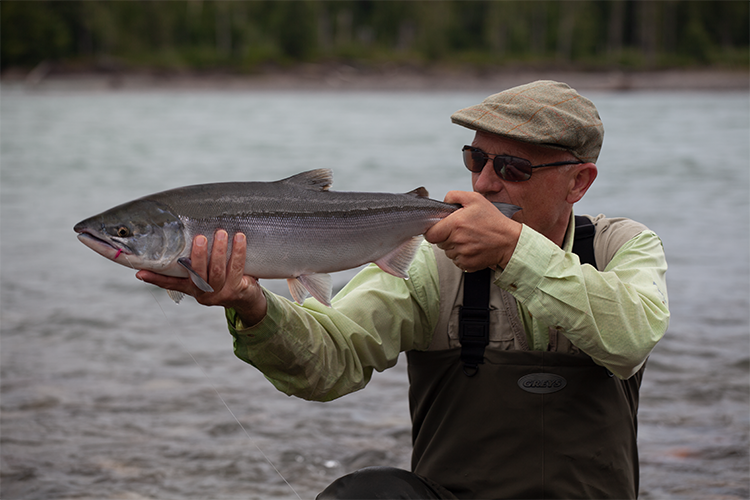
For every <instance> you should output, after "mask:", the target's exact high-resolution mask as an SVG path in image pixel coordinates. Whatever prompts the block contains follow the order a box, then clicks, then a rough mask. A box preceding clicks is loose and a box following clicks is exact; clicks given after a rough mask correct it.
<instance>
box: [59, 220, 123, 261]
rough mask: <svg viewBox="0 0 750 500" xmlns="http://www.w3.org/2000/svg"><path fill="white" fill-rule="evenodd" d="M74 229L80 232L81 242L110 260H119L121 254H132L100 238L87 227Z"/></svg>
mask: <svg viewBox="0 0 750 500" xmlns="http://www.w3.org/2000/svg"><path fill="white" fill-rule="evenodd" d="M73 230H74V231H75V232H76V233H78V239H79V240H80V242H81V243H83V244H84V245H86V246H87V247H89V248H90V249H92V250H93V251H95V252H96V253H98V254H99V255H102V256H104V257H106V258H108V259H110V260H117V258H118V257H119V256H120V255H130V252H128V251H126V250H125V249H123V248H120V247H118V246H115V245H113V244H112V243H110V242H109V241H107V240H105V239H102V238H99V237H98V236H96V235H95V234H94V233H92V232H91V231H90V230H88V229H86V228H82V227H79V226H76V227H74V228H73Z"/></svg>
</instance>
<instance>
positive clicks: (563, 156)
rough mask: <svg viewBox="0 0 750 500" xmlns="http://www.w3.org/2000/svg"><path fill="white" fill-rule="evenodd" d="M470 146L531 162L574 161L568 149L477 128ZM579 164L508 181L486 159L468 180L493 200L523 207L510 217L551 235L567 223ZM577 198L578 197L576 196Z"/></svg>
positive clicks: (554, 168)
mask: <svg viewBox="0 0 750 500" xmlns="http://www.w3.org/2000/svg"><path fill="white" fill-rule="evenodd" d="M471 145H472V146H474V147H476V148H479V149H481V150H483V151H484V152H485V153H489V154H493V155H495V154H501V155H511V156H517V157H520V158H525V159H527V160H529V161H530V162H531V163H532V165H539V164H542V163H552V162H556V161H565V160H572V161H575V157H573V156H572V155H571V154H570V153H567V152H565V151H560V150H556V149H551V148H544V147H540V146H534V145H532V144H528V143H524V142H519V141H514V140H512V139H507V138H504V137H501V136H498V135H495V134H490V133H487V132H477V133H476V135H475V137H474V140H473V141H472V143H471ZM576 167H578V165H573V166H563V167H548V168H547V167H545V168H540V169H534V172H533V174H532V175H531V178H530V179H529V180H526V181H522V182H508V181H504V180H502V179H501V178H500V177H498V176H497V174H496V173H495V170H494V168H493V166H492V162H491V161H488V162H487V163H486V164H485V166H484V169H483V170H482V171H481V172H479V173H472V174H471V184H472V187H473V189H474V191H476V192H477V193H479V194H481V195H483V196H484V197H485V198H487V199H488V200H489V201H492V202H504V203H512V204H513V205H517V206H519V207H521V208H522V209H523V210H521V211H520V212H518V213H517V214H516V215H515V216H514V217H513V220H516V221H518V222H522V223H524V224H526V225H527V226H529V227H531V228H532V229H534V230H536V231H538V232H540V233H541V234H543V235H545V236H547V237H548V238H550V239H555V238H553V235H555V234H556V233H557V232H559V229H560V227H563V228H564V227H567V224H568V220H569V218H570V211H571V207H572V203H571V202H570V197H569V193H570V189H571V187H572V185H573V184H574V182H575V181H574V178H575V172H576V171H577V168H576ZM575 201H577V200H575Z"/></svg>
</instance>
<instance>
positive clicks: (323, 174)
mask: <svg viewBox="0 0 750 500" xmlns="http://www.w3.org/2000/svg"><path fill="white" fill-rule="evenodd" d="M279 182H285V183H287V184H296V185H297V186H299V187H303V188H305V189H312V190H313V191H328V188H330V187H331V184H333V171H332V170H331V169H330V168H318V169H316V170H308V171H307V172H302V173H299V174H297V175H293V176H291V177H287V178H286V179H283V180H281V181H279Z"/></svg>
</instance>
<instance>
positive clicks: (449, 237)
mask: <svg viewBox="0 0 750 500" xmlns="http://www.w3.org/2000/svg"><path fill="white" fill-rule="evenodd" d="M451 118H452V120H453V122H454V123H457V124H459V125H462V126H464V127H467V128H469V129H472V130H474V131H475V136H474V140H473V141H472V143H471V145H470V146H465V147H464V148H463V157H464V163H465V165H466V167H467V168H468V169H469V170H470V171H471V173H472V174H471V175H472V186H473V189H474V192H472V193H469V192H457V191H454V192H450V193H448V195H447V196H446V199H445V201H446V202H448V203H458V204H461V205H462V206H463V208H462V209H460V210H458V211H456V212H455V213H453V214H451V215H450V216H449V217H447V218H445V219H444V220H442V221H441V222H439V223H437V224H435V225H434V226H433V227H432V228H430V230H429V231H428V232H427V233H425V238H426V240H427V241H428V242H431V243H432V245H429V244H427V243H425V244H424V245H422V247H421V248H420V250H419V252H418V254H417V256H416V257H415V260H414V262H413V263H412V265H411V268H410V271H409V275H410V279H409V280H403V279H399V278H396V277H393V276H391V275H389V274H386V273H384V272H382V271H381V270H380V269H378V268H377V267H375V266H370V267H368V268H366V269H364V270H363V271H362V272H360V273H359V274H358V275H357V276H356V277H355V278H354V279H353V280H352V281H351V282H350V283H349V284H348V285H347V286H346V287H345V288H344V289H343V290H342V291H341V292H340V293H339V294H338V295H337V297H336V298H335V299H334V301H333V307H332V308H326V307H324V306H323V305H321V304H319V303H317V302H316V301H314V300H312V299H311V300H308V301H307V302H306V303H305V305H304V307H299V306H297V305H294V304H292V303H290V302H289V301H286V300H284V299H281V298H279V297H276V296H274V295H273V294H271V293H269V292H265V291H264V290H262V289H261V288H260V287H259V286H258V284H257V282H256V281H255V280H254V279H253V278H251V277H249V276H245V275H243V274H242V269H243V264H244V259H245V240H244V236H243V235H241V234H238V235H236V236H235V237H234V238H235V239H234V241H233V244H234V248H235V250H234V252H233V253H232V255H231V256H230V258H229V261H228V263H226V262H227V261H226V248H227V235H226V233H225V232H223V231H219V232H217V234H216V236H215V243H214V246H213V250H212V255H211V256H210V259H209V256H208V255H207V251H206V245H207V240H206V238H205V237H203V236H198V237H196V239H195V241H194V244H193V255H192V261H193V266H194V268H195V269H196V270H198V271H199V272H200V273H201V274H202V275H203V276H207V281H208V282H209V283H210V284H211V286H212V287H213V289H214V290H216V291H215V292H213V293H210V294H209V293H203V292H201V291H200V290H198V289H197V288H196V287H195V286H194V285H193V284H192V282H190V281H189V280H187V279H185V280H181V279H177V278H167V277H162V276H158V275H155V274H153V273H149V272H146V271H140V272H139V273H138V276H139V277H140V278H141V279H143V280H145V281H148V282H150V283H154V284H157V285H159V286H162V287H165V288H170V289H174V290H179V291H181V292H184V293H187V294H190V295H193V296H195V297H196V299H197V300H198V301H199V302H200V303H202V304H206V305H221V306H224V307H226V308H227V318H228V320H229V328H230V331H231V332H232V334H233V335H234V338H235V352H236V354H237V356H239V357H240V358H241V359H243V360H245V361H247V362H248V363H251V364H253V365H254V366H256V367H257V368H258V369H260V370H262V371H263V372H264V373H265V374H266V376H267V377H268V378H269V379H270V380H271V381H272V383H273V384H274V385H275V386H276V387H277V388H278V389H279V390H281V391H283V392H285V393H287V394H293V395H296V396H299V397H302V398H306V399H312V400H321V401H325V400H331V399H334V398H337V397H339V396H342V395H344V394H347V393H349V392H352V391H356V390H358V389H361V388H362V387H364V386H365V385H366V383H367V382H368V381H369V379H370V376H371V374H372V370H373V369H376V370H384V369H386V368H389V367H390V366H393V365H394V364H395V363H396V360H397V358H398V355H399V353H400V352H401V351H406V352H407V358H408V361H409V378H410V407H411V414H412V422H413V443H414V451H413V456H412V469H413V472H407V471H402V470H397V469H392V468H372V469H364V470H362V471H357V472H356V473H354V474H350V475H348V476H345V477H344V478H341V479H339V480H337V481H336V482H334V483H333V484H332V485H331V486H330V487H329V488H327V489H326V490H325V491H324V492H323V493H321V495H320V496H319V498H321V499H327V498H395V497H398V498H584V497H588V498H634V497H636V496H637V493H638V457H637V449H636V414H637V407H638V388H639V386H640V380H641V375H642V372H643V367H644V364H645V362H646V359H647V357H648V355H649V354H650V352H651V350H652V349H653V347H654V346H655V344H656V343H657V342H658V340H659V339H660V338H661V337H662V336H663V334H664V332H665V330H666V328H667V324H668V319H669V311H668V306H667V297H666V285H665V272H666V268H667V265H666V261H665V257H664V253H663V249H662V245H661V242H660V240H659V238H658V237H657V236H656V235H655V234H654V233H653V232H651V231H649V230H648V229H647V228H645V227H644V226H642V225H641V224H638V223H636V222H633V221H630V220H627V219H607V218H605V217H603V216H599V217H596V218H593V219H592V218H586V219H584V220H583V221H578V223H579V224H580V223H581V222H588V224H584V225H582V226H581V228H580V232H581V233H582V232H583V231H584V230H586V231H591V230H594V231H595V233H594V237H593V243H592V240H591V238H589V239H588V240H586V239H585V238H580V234H579V235H578V237H577V235H576V218H575V217H574V216H573V204H574V203H576V202H577V201H578V200H580V199H581V198H582V197H583V196H584V194H585V193H586V191H587V190H588V189H589V187H590V186H591V184H592V182H593V181H594V179H595V178H596V175H597V167H596V165H595V162H596V160H597V158H598V154H599V151H600V149H601V145H602V139H603V127H602V124H601V120H600V119H599V115H598V112H597V110H596V108H595V107H594V105H593V104H592V103H591V102H590V101H589V100H588V99H585V98H584V97H582V96H580V95H579V94H578V93H577V92H576V91H575V90H573V89H571V88H570V87H568V86H567V85H565V84H562V83H557V82H551V81H539V82H533V83H530V84H527V85H522V86H520V87H516V88H512V89H509V90H506V91H504V92H500V93H499V94H495V95H492V96H490V97H488V98H487V99H485V100H484V101H483V102H482V103H480V104H478V105H475V106H471V107H469V108H466V109H462V110H459V111H457V112H456V113H454V115H453V116H452V117H451ZM491 202H505V203H511V204H514V205H517V206H519V207H521V210H520V211H519V212H518V213H517V214H515V215H514V216H513V219H509V218H507V217H505V216H504V215H502V214H501V213H500V212H499V211H498V210H497V209H496V208H495V207H494V206H493V205H492V204H491ZM592 222H593V226H592ZM585 226H588V227H587V228H585ZM574 244H575V245H576V251H577V252H578V253H580V254H581V256H580V257H579V255H577V254H576V253H573V251H572V250H573V248H574ZM587 248H588V252H587V251H586V249H587ZM581 249H583V250H581ZM585 255H587V256H586V257H584V256H585ZM582 259H584V260H585V261H586V262H588V263H582ZM488 268H489V271H483V270H485V269H488ZM476 311H479V313H478V315H475V316H472V315H471V314H470V313H472V312H476Z"/></svg>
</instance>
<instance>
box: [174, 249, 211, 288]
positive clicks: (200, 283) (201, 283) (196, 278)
mask: <svg viewBox="0 0 750 500" xmlns="http://www.w3.org/2000/svg"><path fill="white" fill-rule="evenodd" d="M177 263H178V264H179V265H181V266H182V267H184V268H185V269H186V270H187V272H188V274H189V275H190V279H191V280H192V281H193V283H195V286H197V287H198V288H200V289H201V290H203V291H204V292H213V291H214V289H213V288H211V285H209V284H208V283H206V280H204V279H203V278H201V277H200V275H198V273H196V272H195V271H194V270H193V265H192V263H191V262H190V259H188V258H186V257H182V258H181V259H177Z"/></svg>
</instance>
